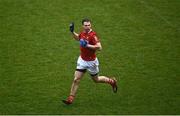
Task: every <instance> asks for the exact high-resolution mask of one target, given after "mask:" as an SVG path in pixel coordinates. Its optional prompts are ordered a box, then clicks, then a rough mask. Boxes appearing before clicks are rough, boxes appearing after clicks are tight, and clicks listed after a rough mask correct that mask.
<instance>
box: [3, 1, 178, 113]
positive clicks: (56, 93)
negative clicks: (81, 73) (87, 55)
mask: <svg viewBox="0 0 180 116" xmlns="http://www.w3.org/2000/svg"><path fill="white" fill-rule="evenodd" d="M179 11H180V1H179V0H102V1H100V0H92V1H89V0H83V1H82V0H77V1H75V0H0V114H180V109H179V108H178V107H179V105H180V94H179V93H180V91H179V90H180V84H179V81H180V79H179V77H180V75H179V73H180V70H179V68H180V62H179V52H180V51H179V43H180V41H179V38H180V36H179V35H180V28H179V27H180V13H179ZM84 17H89V18H90V19H92V21H93V29H94V30H96V31H97V33H98V35H99V37H100V39H101V43H102V46H103V50H102V51H101V52H100V53H98V58H99V61H100V70H101V71H100V74H101V75H108V76H115V77H116V78H117V79H118V80H119V82H118V86H119V90H118V93H117V94H114V93H113V92H112V90H111V88H110V86H109V85H105V84H95V83H93V81H92V80H91V79H90V77H89V75H88V74H87V75H85V77H84V78H83V79H82V81H81V83H80V87H79V90H78V94H77V97H76V100H75V102H74V104H72V105H71V106H66V105H64V104H62V102H61V100H62V99H65V98H66V97H67V96H68V94H69V91H70V86H71V82H72V80H73V73H74V70H75V68H76V60H77V58H78V55H79V44H78V42H76V41H74V40H73V39H72V37H71V34H70V32H69V28H68V25H69V23H70V22H71V21H74V22H75V27H76V31H77V32H79V30H80V28H81V20H82V18H84Z"/></svg>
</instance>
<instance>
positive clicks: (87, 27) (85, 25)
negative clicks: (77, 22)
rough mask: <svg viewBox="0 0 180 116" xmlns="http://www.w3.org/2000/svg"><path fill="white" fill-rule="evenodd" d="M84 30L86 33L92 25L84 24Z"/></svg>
mask: <svg viewBox="0 0 180 116" xmlns="http://www.w3.org/2000/svg"><path fill="white" fill-rule="evenodd" d="M83 28H84V30H85V31H87V32H88V31H89V30H90V29H91V23H90V22H84V24H83Z"/></svg>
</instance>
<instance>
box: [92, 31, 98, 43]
mask: <svg viewBox="0 0 180 116" xmlns="http://www.w3.org/2000/svg"><path fill="white" fill-rule="evenodd" d="M99 42H100V39H99V37H98V36H97V34H96V33H94V34H93V43H99Z"/></svg>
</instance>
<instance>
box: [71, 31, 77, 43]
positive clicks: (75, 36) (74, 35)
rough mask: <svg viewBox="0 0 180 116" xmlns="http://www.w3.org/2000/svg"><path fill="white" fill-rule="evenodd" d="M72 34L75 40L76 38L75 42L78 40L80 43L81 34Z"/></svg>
mask: <svg viewBox="0 0 180 116" xmlns="http://www.w3.org/2000/svg"><path fill="white" fill-rule="evenodd" d="M72 34H73V38H74V39H75V40H78V41H79V34H77V33H76V32H73V33H72Z"/></svg>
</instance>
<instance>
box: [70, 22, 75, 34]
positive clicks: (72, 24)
mask: <svg viewBox="0 0 180 116" xmlns="http://www.w3.org/2000/svg"><path fill="white" fill-rule="evenodd" d="M69 29H70V31H71V33H73V32H74V23H73V22H72V23H70V25H69Z"/></svg>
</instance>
